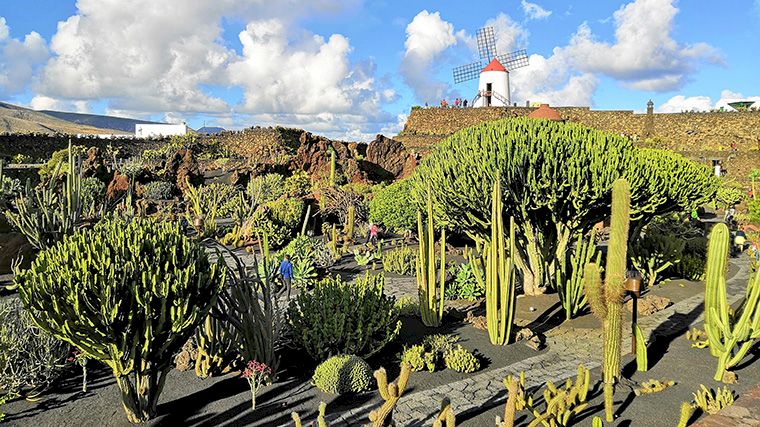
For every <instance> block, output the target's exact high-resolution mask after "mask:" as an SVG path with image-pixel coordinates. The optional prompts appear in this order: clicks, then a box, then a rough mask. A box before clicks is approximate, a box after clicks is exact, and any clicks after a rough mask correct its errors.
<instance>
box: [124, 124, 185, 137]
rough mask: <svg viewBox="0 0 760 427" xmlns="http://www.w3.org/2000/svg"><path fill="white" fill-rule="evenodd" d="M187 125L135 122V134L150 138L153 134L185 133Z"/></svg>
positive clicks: (171, 134)
mask: <svg viewBox="0 0 760 427" xmlns="http://www.w3.org/2000/svg"><path fill="white" fill-rule="evenodd" d="M186 133H187V125H184V124H181V125H154V124H147V123H146V124H136V125H135V136H136V137H138V138H151V137H155V136H174V135H180V136H181V135H185V134H186Z"/></svg>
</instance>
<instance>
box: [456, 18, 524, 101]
mask: <svg viewBox="0 0 760 427" xmlns="http://www.w3.org/2000/svg"><path fill="white" fill-rule="evenodd" d="M477 43H478V54H479V55H480V61H477V62H473V63H471V64H467V65H462V66H460V67H456V68H454V83H462V82H466V81H468V80H473V79H475V78H476V77H477V78H479V81H478V93H477V95H476V96H475V98H474V99H473V100H472V103H471V104H470V105H472V106H473V107H507V106H509V105H511V99H510V95H509V70H515V69H517V68H522V67H525V66H527V65H528V54H527V52H526V51H525V49H520V50H516V51H514V52H512V53H508V54H505V55H499V54H498V53H497V52H496V37H495V36H494V30H493V27H483V28H481V29H479V30H478V32H477ZM483 61H488V62H487V65H486V66H485V67H483Z"/></svg>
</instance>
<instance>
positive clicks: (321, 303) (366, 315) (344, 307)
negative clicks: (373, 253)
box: [288, 273, 401, 361]
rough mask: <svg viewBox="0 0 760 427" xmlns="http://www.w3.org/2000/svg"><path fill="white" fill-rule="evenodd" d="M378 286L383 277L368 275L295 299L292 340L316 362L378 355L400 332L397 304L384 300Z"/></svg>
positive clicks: (332, 282)
mask: <svg viewBox="0 0 760 427" xmlns="http://www.w3.org/2000/svg"><path fill="white" fill-rule="evenodd" d="M383 284H384V280H383V276H382V275H378V276H370V275H369V273H367V275H366V276H365V277H364V278H361V277H360V278H359V279H358V280H357V283H346V282H343V281H342V280H341V278H340V276H337V277H335V278H327V279H324V280H323V281H322V282H320V283H317V285H316V286H315V287H314V290H313V291H311V292H302V293H300V294H299V295H298V296H297V297H296V298H295V299H294V300H292V301H291V303H290V306H289V307H288V318H289V319H290V325H291V331H292V332H293V340H294V341H295V343H296V344H297V345H298V346H300V347H302V348H303V349H305V350H306V352H307V353H308V354H309V356H311V357H312V358H313V359H314V360H317V361H323V360H326V359H327V358H328V357H330V356H335V355H339V354H356V355H359V356H361V357H369V356H371V355H373V354H375V353H377V352H378V351H380V350H382V348H383V347H385V345H386V344H388V343H389V342H391V341H392V340H393V339H395V338H396V336H397V335H398V333H399V330H400V329H401V322H400V321H399V320H398V309H397V308H396V306H395V301H396V299H395V298H394V297H392V296H387V295H385V294H383Z"/></svg>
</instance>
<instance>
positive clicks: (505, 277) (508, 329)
mask: <svg viewBox="0 0 760 427" xmlns="http://www.w3.org/2000/svg"><path fill="white" fill-rule="evenodd" d="M506 239H507V237H506V236H505V233H504V217H503V208H502V201H501V184H500V182H499V179H497V180H496V182H495V183H494V186H493V193H492V200H491V239H490V241H489V242H488V243H487V244H486V245H485V248H484V256H483V260H482V261H481V262H482V265H484V266H485V278H484V277H483V276H482V275H481V273H480V268H477V267H476V268H474V269H473V271H474V272H475V279H476V280H477V281H478V283H479V284H480V286H481V287H483V288H485V291H486V321H487V323H488V337H489V338H490V340H491V344H493V345H504V344H506V343H508V342H509V338H510V336H511V335H512V323H513V321H514V317H515V264H514V258H513V256H514V254H515V222H514V220H512V219H510V222H509V241H508V242H507V241H506ZM507 244H509V253H507ZM470 261H471V262H472V263H473V264H474V265H479V263H478V262H477V260H475V259H474V258H473V259H471V260H470Z"/></svg>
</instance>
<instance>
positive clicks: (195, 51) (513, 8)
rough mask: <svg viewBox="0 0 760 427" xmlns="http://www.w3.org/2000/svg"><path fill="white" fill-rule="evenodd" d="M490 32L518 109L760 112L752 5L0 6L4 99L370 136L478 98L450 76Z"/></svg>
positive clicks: (181, 1) (410, 1)
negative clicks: (509, 57)
mask: <svg viewBox="0 0 760 427" xmlns="http://www.w3.org/2000/svg"><path fill="white" fill-rule="evenodd" d="M484 26H491V27H493V28H494V30H495V32H496V38H497V51H498V53H508V52H511V51H514V50H517V49H527V51H528V54H529V65H528V66H527V67H524V68H519V69H515V70H513V71H512V72H511V73H510V84H511V91H512V93H511V97H512V100H513V102H517V103H518V105H525V102H526V101H527V102H532V103H533V102H548V103H550V104H551V105H556V106H571V105H572V106H589V107H591V108H594V109H623V110H634V111H643V110H645V108H646V103H647V101H648V100H649V99H651V100H653V101H654V103H655V110H656V111H657V112H680V111H685V110H689V111H691V110H696V111H704V110H710V109H714V108H720V107H721V106H725V105H726V102H729V101H732V100H738V99H751V100H757V101H760V87H758V83H760V71H759V70H760V66H759V65H760V32H758V31H757V28H760V0H735V1H730V2H715V1H707V0H688V1H687V0H681V1H676V0H633V1H629V2H622V1H615V0H611V1H567V0H535V1H528V0H500V1H490V0H483V1H477V2H469V1H468V2H466V1H461V0H445V1H416V0H405V1H390V0H385V1H383V0H380V1H369V0H367V1H363V0H267V1H264V0H193V1H192V2H188V1H185V0H162V1H154V0H78V1H73V0H2V1H0V100H2V101H5V102H10V103H14V104H17V105H22V106H25V107H29V108H33V109H54V110H62V111H76V112H86V113H94V114H108V115H116V116H122V117H132V118H138V119H145V120H148V119H150V120H159V121H166V122H171V123H180V122H186V123H187V124H188V125H189V126H191V127H193V128H199V127H201V126H203V125H204V124H205V125H208V126H221V127H224V128H227V129H240V128H244V127H249V126H256V125H260V126H269V125H285V126H293V127H300V128H304V129H306V130H309V131H311V132H314V133H318V134H323V135H326V136H328V137H332V138H339V139H345V140H355V141H370V140H372V139H373V138H374V136H375V135H376V134H377V133H383V134H385V135H389V136H392V135H395V134H396V133H398V132H399V131H400V130H401V128H402V127H403V124H404V122H405V119H406V116H407V114H408V113H409V111H410V108H411V107H412V106H414V105H424V104H425V103H426V102H427V103H429V104H431V105H436V104H438V103H439V102H440V100H441V99H442V98H447V99H449V100H452V99H454V98H456V97H463V98H467V99H472V98H473V97H474V96H475V93H476V91H477V81H476V80H474V81H469V82H465V83H460V84H457V85H455V84H454V83H453V78H452V68H454V67H456V66H459V65H464V64H468V63H472V62H474V61H477V60H478V59H479V58H478V55H477V48H476V42H475V33H476V31H477V30H478V29H479V28H481V27H484ZM484 65H485V64H484ZM758 105H760V103H759V104H758Z"/></svg>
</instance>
